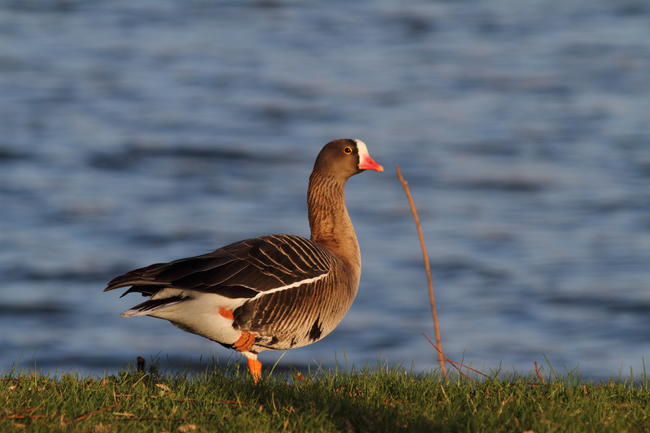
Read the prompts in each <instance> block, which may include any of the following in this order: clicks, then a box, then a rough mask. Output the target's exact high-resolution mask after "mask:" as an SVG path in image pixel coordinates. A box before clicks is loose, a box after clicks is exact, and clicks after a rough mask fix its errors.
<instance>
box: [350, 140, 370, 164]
mask: <svg viewBox="0 0 650 433" xmlns="http://www.w3.org/2000/svg"><path fill="white" fill-rule="evenodd" d="M352 141H354V143H355V144H356V145H357V150H358V151H359V163H361V162H363V161H364V160H365V159H366V158H368V157H369V156H370V154H369V153H368V148H367V147H366V143H364V142H363V141H361V140H359V139H356V138H355V139H353V140H352Z"/></svg>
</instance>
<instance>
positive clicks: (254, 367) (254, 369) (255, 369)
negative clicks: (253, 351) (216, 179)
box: [248, 358, 262, 384]
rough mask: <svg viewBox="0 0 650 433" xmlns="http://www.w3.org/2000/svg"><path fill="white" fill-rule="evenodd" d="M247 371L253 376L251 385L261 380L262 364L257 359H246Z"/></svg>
mask: <svg viewBox="0 0 650 433" xmlns="http://www.w3.org/2000/svg"><path fill="white" fill-rule="evenodd" d="M248 371H249V372H250V374H251V376H253V383H255V384H256V383H257V382H259V381H260V379H261V378H262V363H261V362H259V361H258V360H257V359H250V358H249V359H248Z"/></svg>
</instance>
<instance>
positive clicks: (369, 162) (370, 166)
mask: <svg viewBox="0 0 650 433" xmlns="http://www.w3.org/2000/svg"><path fill="white" fill-rule="evenodd" d="M359 168H360V169H361V170H375V171H378V172H382V171H384V167H382V166H381V164H377V162H375V160H374V159H372V158H371V157H370V155H366V156H365V157H364V158H363V159H362V160H361V162H359Z"/></svg>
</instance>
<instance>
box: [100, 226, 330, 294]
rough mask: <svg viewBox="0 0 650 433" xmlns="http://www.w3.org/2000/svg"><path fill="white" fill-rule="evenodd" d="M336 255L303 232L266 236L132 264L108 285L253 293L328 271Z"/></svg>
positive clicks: (141, 290)
mask: <svg viewBox="0 0 650 433" xmlns="http://www.w3.org/2000/svg"><path fill="white" fill-rule="evenodd" d="M331 257H332V256H331V254H330V253H329V252H328V251H327V250H325V249H324V248H323V247H321V246H319V245H317V244H315V243H313V242H311V241H309V240H307V239H305V238H301V237H299V236H294V235H271V236H263V237H259V238H253V239H247V240H244V241H241V242H237V243H234V244H231V245H227V246H225V247H223V248H220V249H218V250H216V251H213V252H211V253H208V254H203V255H200V256H196V257H188V258H184V259H179V260H174V261H172V262H168V263H156V264H153V265H150V266H146V267H143V268H139V269H135V270H132V271H130V272H127V273H125V274H123V275H120V276H118V277H116V278H114V279H113V280H111V281H110V282H109V283H108V286H107V287H106V289H105V290H113V289H117V288H119V287H127V286H131V288H130V289H129V290H127V291H126V293H125V294H127V293H132V292H139V293H142V294H143V295H146V296H152V295H154V294H156V293H157V292H158V291H160V290H162V289H165V288H176V289H187V290H195V291H199V292H206V293H216V294H220V295H222V296H226V297H229V298H253V297H255V296H257V295H259V294H260V293H261V292H265V291H269V290H273V289H278V288H281V287H285V286H290V287H291V286H292V285H294V284H296V283H298V282H300V281H304V280H308V279H311V278H316V277H318V276H320V275H323V274H325V273H327V272H328V271H329V267H330V266H331V264H332V258H331ZM294 287H299V286H294Z"/></svg>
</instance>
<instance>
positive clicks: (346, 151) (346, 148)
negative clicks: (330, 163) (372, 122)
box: [343, 146, 352, 153]
mask: <svg viewBox="0 0 650 433" xmlns="http://www.w3.org/2000/svg"><path fill="white" fill-rule="evenodd" d="M343 152H345V153H352V148H351V147H350V146H345V148H343Z"/></svg>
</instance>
